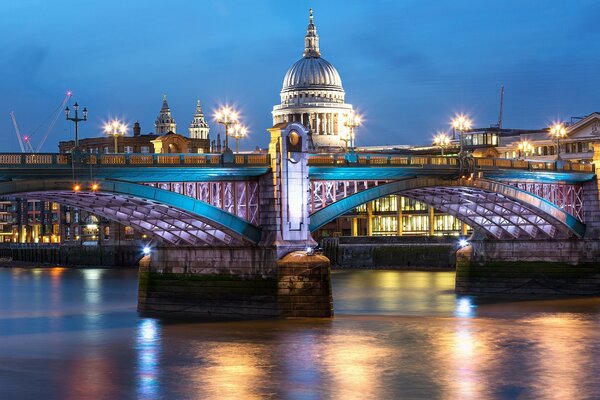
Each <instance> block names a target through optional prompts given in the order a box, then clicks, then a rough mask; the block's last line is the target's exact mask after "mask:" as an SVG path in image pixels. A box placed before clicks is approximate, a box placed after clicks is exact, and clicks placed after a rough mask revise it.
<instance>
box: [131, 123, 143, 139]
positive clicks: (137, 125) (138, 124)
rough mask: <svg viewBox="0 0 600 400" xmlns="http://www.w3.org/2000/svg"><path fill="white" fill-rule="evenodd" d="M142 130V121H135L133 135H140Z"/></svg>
mask: <svg viewBox="0 0 600 400" xmlns="http://www.w3.org/2000/svg"><path fill="white" fill-rule="evenodd" d="M141 131H142V129H141V128H140V123H139V122H138V121H135V124H133V136H140V132H141Z"/></svg>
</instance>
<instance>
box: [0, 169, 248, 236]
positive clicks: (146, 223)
mask: <svg viewBox="0 0 600 400" xmlns="http://www.w3.org/2000/svg"><path fill="white" fill-rule="evenodd" d="M89 185H90V183H82V184H81V187H82V188H86V187H89ZM71 188H72V183H71V182H67V181H51V182H48V181H33V182H32V181H28V182H27V181H26V182H3V183H0V196H5V197H6V196H11V197H20V198H28V199H36V200H41V201H51V202H58V203H61V204H64V205H69V206H73V207H77V208H79V209H82V210H85V211H89V212H91V213H94V214H96V215H99V216H101V217H104V218H107V219H110V220H113V221H117V222H119V223H122V224H124V225H128V226H131V227H132V228H134V229H137V230H139V231H140V232H142V233H145V234H148V235H149V236H151V237H154V238H157V239H160V240H162V241H164V242H167V243H170V244H175V245H193V246H198V245H214V246H218V245H242V244H248V243H256V242H258V240H260V229H259V228H257V227H256V226H254V225H251V224H248V223H247V222H246V221H243V220H242V219H241V218H239V217H237V216H235V215H231V214H229V213H227V212H225V211H222V210H220V209H218V208H216V207H214V206H212V205H210V204H205V203H202V202H200V201H198V200H196V199H193V198H189V197H187V196H183V195H181V194H178V193H172V192H168V191H165V190H162V189H157V188H152V187H148V186H145V185H139V184H135V183H128V182H114V181H101V182H100V188H101V191H98V192H92V191H80V192H74V191H73V190H72V189H71Z"/></svg>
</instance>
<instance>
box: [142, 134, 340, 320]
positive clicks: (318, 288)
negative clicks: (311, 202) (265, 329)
mask: <svg viewBox="0 0 600 400" xmlns="http://www.w3.org/2000/svg"><path fill="white" fill-rule="evenodd" d="M269 131H270V133H271V143H270V145H269V154H270V156H271V163H272V165H271V172H270V173H269V174H266V175H263V176H261V177H260V178H259V186H260V226H261V228H262V233H261V240H260V242H259V243H258V244H255V245H250V244H249V245H247V246H241V247H161V248H158V249H156V250H155V251H154V252H153V253H152V256H151V260H150V263H149V265H144V266H142V267H140V280H139V292H138V310H139V311H140V312H141V313H142V314H145V315H156V316H167V317H180V318H207V319H214V318H223V319H244V318H281V317H331V316H332V315H333V307H332V296H331V282H330V265H329V260H328V259H327V258H326V257H323V256H317V255H312V254H311V251H310V249H308V250H309V251H307V248H310V247H314V246H315V245H316V242H315V241H314V240H313V239H312V237H311V235H310V231H309V224H308V195H309V187H308V182H309V181H308V157H307V150H308V149H307V135H308V131H307V130H306V129H305V128H304V126H302V125H300V124H297V123H291V124H288V125H285V126H284V125H278V126H275V127H273V128H272V129H270V130H269Z"/></svg>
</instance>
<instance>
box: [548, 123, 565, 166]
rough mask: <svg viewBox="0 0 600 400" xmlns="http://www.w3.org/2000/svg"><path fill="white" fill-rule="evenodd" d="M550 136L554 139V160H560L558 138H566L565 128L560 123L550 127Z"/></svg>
mask: <svg viewBox="0 0 600 400" xmlns="http://www.w3.org/2000/svg"><path fill="white" fill-rule="evenodd" d="M550 135H552V136H553V137H554V138H555V139H556V159H557V160H560V138H564V137H566V136H567V128H565V126H564V125H563V124H561V123H560V122H557V123H555V124H554V125H552V126H551V127H550Z"/></svg>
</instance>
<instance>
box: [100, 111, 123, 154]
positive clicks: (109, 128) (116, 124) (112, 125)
mask: <svg viewBox="0 0 600 400" xmlns="http://www.w3.org/2000/svg"><path fill="white" fill-rule="evenodd" d="M104 132H106V133H107V134H109V135H112V136H113V137H114V138H115V154H117V153H118V152H119V148H118V147H117V145H118V143H117V139H118V137H119V135H125V133H126V132H127V125H125V124H124V123H122V122H121V121H119V120H117V119H114V120H112V121H110V122H108V123H106V124H104Z"/></svg>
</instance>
